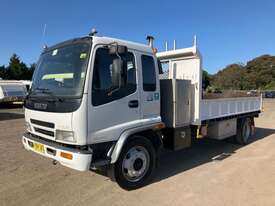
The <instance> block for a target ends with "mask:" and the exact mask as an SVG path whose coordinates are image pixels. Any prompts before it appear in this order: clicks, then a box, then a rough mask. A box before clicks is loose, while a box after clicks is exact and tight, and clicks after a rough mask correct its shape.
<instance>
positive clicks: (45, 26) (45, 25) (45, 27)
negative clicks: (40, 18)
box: [41, 24, 47, 49]
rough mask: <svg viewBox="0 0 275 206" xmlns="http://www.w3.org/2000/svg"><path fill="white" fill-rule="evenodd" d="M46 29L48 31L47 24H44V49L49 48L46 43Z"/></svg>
mask: <svg viewBox="0 0 275 206" xmlns="http://www.w3.org/2000/svg"><path fill="white" fill-rule="evenodd" d="M46 29H47V24H44V26H43V32H42V39H41V40H42V43H43V49H46V48H47V45H46V43H45V36H46Z"/></svg>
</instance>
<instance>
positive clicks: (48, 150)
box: [22, 133, 92, 171]
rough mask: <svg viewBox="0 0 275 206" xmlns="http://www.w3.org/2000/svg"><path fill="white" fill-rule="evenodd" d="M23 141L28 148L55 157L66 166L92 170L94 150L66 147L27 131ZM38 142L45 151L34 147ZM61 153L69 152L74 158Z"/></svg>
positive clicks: (80, 169)
mask: <svg viewBox="0 0 275 206" xmlns="http://www.w3.org/2000/svg"><path fill="white" fill-rule="evenodd" d="M22 143H23V145H24V147H25V149H26V150H29V151H32V152H35V153H37V154H40V155H42V156H45V157H49V158H51V159H54V160H56V161H58V162H59V163H60V164H61V165H64V166H66V167H69V168H72V169H75V170H79V171H87V170H90V166H91V161H92V152H90V151H86V150H80V149H76V148H70V147H65V146H62V145H60V144H58V143H55V142H48V141H45V140H43V139H40V138H38V137H35V136H33V135H31V134H30V133H26V134H24V135H23V137H22ZM37 143H38V144H40V145H43V148H44V149H43V151H44V152H39V151H37V150H35V149H34V144H37ZM61 153H63V154H64V153H65V154H69V155H70V157H72V158H71V159H67V158H64V157H63V156H64V155H63V156H62V154H61Z"/></svg>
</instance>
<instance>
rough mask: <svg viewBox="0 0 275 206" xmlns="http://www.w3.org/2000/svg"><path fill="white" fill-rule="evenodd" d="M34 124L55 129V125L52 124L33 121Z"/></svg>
mask: <svg viewBox="0 0 275 206" xmlns="http://www.w3.org/2000/svg"><path fill="white" fill-rule="evenodd" d="M31 123H32V124H36V125H40V126H43V127H49V128H54V123H51V122H44V121H40V120H36V119H31Z"/></svg>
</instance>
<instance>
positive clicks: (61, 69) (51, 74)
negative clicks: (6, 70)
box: [31, 42, 91, 97]
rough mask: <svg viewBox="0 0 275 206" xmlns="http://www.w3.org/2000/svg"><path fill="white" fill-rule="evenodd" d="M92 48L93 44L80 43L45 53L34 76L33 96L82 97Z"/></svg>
mask: <svg viewBox="0 0 275 206" xmlns="http://www.w3.org/2000/svg"><path fill="white" fill-rule="evenodd" d="M90 48H91V43H88V42H79V43H73V44H67V45H63V46H62V47H60V48H54V49H52V50H49V51H46V52H45V53H43V54H42V55H41V57H40V60H39V63H38V66H37V68H36V72H35V74H34V78H33V85H32V91H31V95H34V96H35V95H39V96H40V95H41V93H43V94H45V95H46V94H47V93H51V95H54V96H58V97H80V96H81V95H82V92H83V87H84V82H85V76H86V70H87V65H88V60H89V53H90ZM43 91H47V93H46V92H43Z"/></svg>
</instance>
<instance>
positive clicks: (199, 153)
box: [0, 100, 275, 206]
mask: <svg viewBox="0 0 275 206" xmlns="http://www.w3.org/2000/svg"><path fill="white" fill-rule="evenodd" d="M274 107H275V100H266V101H265V102H264V109H265V111H264V113H262V114H261V115H260V118H257V119H256V126H257V130H256V135H255V138H254V139H253V140H252V142H251V143H250V144H249V145H247V146H245V147H240V146H238V145H234V144H231V143H229V142H225V141H214V140H207V139H204V140H202V141H200V142H197V143H195V144H194V145H193V147H191V148H189V149H186V150H184V151H180V152H166V153H165V154H163V155H162V157H161V163H160V167H159V168H158V170H157V172H156V174H155V176H156V177H155V179H154V180H153V181H152V183H151V184H149V185H147V186H145V187H143V188H141V189H138V190H135V191H131V192H127V191H124V190H122V189H121V188H119V187H118V186H117V185H116V184H115V183H114V182H112V181H111V180H109V178H107V177H105V176H102V175H100V174H96V173H94V172H77V171H74V170H71V169H68V168H65V167H63V166H61V165H52V163H51V160H50V159H47V158H44V157H41V156H39V155H36V154H34V153H31V152H27V151H25V150H24V149H23V146H22V144H21V135H22V133H23V131H24V119H23V117H24V116H23V111H22V109H21V108H20V106H9V107H8V108H7V107H3V106H2V107H1V108H0V151H1V153H0V157H1V162H0V205H1V206H2V205H28V206H31V205H36V206H37V205H39V206H42V205H59V206H60V205H118V206H123V205H143V206H145V205H167V206H168V205H169V206H171V205H188V206H189V205H198V206H201V205H211V206H216V205H221V206H227V205H228V206H233V205H249V206H253V205H255V206H256V205H257V206H259V205H261V206H263V205H272V206H274V205H275V195H274V194H275V187H274V185H275V149H274V148H275V124H274V120H275V110H274Z"/></svg>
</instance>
